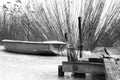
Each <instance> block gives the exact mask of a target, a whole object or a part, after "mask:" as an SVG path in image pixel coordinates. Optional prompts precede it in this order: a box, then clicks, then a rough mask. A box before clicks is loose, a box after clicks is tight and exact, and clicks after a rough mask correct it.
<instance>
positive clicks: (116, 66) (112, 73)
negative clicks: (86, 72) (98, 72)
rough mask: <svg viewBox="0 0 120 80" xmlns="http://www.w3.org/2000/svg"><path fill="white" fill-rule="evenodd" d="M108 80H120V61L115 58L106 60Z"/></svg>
mask: <svg viewBox="0 0 120 80" xmlns="http://www.w3.org/2000/svg"><path fill="white" fill-rule="evenodd" d="M104 64H105V70H106V80H120V61H117V62H116V60H115V59H113V58H104Z"/></svg>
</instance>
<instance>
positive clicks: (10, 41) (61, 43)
mask: <svg viewBox="0 0 120 80" xmlns="http://www.w3.org/2000/svg"><path fill="white" fill-rule="evenodd" d="M2 42H3V43H23V44H46V45H48V44H51V45H66V43H64V42H60V41H57V42H56V43H55V42H54V43H53V41H52V42H50V41H49V42H50V43H49V42H48V41H43V42H35V41H19V40H2Z"/></svg>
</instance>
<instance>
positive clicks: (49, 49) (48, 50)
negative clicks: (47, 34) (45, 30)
mask: <svg viewBox="0 0 120 80" xmlns="http://www.w3.org/2000/svg"><path fill="white" fill-rule="evenodd" d="M2 42H3V45H4V47H5V49H6V50H7V51H11V52H18V53H30V54H43V55H51V54H55V55H61V52H62V51H64V50H65V49H66V43H64V42H61V41H43V42H35V41H19V40H6V39H5V40H2Z"/></svg>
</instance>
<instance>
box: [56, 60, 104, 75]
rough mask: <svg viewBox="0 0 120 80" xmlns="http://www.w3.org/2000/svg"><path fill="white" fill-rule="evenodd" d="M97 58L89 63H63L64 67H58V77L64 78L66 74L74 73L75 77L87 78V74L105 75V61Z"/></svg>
mask: <svg viewBox="0 0 120 80" xmlns="http://www.w3.org/2000/svg"><path fill="white" fill-rule="evenodd" d="M94 59H97V58H90V59H89V61H63V62H62V65H59V66H58V75H59V76H64V73H65V72H72V73H74V76H80V77H85V74H86V73H95V74H105V67H104V63H103V62H101V61H103V60H101V59H98V62H94V61H95V60H94Z"/></svg>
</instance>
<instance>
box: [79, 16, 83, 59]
mask: <svg viewBox="0 0 120 80" xmlns="http://www.w3.org/2000/svg"><path fill="white" fill-rule="evenodd" d="M78 28H79V41H80V46H79V49H80V58H81V57H82V51H83V45H82V30H81V17H78Z"/></svg>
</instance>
